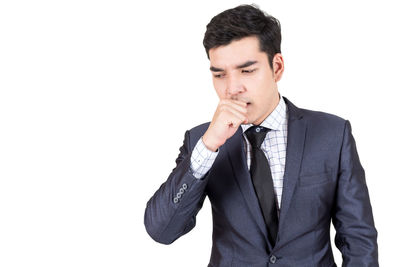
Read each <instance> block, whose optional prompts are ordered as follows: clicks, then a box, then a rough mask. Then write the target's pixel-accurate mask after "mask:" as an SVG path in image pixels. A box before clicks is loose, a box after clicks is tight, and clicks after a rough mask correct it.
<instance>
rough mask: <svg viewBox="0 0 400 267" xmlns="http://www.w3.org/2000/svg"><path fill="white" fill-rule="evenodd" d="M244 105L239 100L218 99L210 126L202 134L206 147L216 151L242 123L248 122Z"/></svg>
mask: <svg viewBox="0 0 400 267" xmlns="http://www.w3.org/2000/svg"><path fill="white" fill-rule="evenodd" d="M246 106H247V104H246V103H245V102H242V101H239V100H231V99H222V100H220V101H219V103H218V106H217V109H216V111H215V113H214V116H213V118H212V121H211V123H210V126H209V127H208V129H207V131H206V132H205V133H204V135H203V143H204V145H205V146H206V147H207V148H208V149H210V150H212V151H217V149H218V148H219V147H220V146H222V145H223V144H224V143H225V142H226V140H228V139H229V138H230V137H231V136H232V135H233V134H234V133H235V132H236V131H237V129H238V128H239V126H240V125H241V124H242V123H248V117H247V108H246Z"/></svg>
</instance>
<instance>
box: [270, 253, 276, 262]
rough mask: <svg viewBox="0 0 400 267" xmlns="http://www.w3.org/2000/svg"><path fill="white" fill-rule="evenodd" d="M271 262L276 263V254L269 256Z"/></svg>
mask: <svg viewBox="0 0 400 267" xmlns="http://www.w3.org/2000/svg"><path fill="white" fill-rule="evenodd" d="M269 262H270V263H272V264H274V263H275V262H276V257H275V255H272V256H271V257H269Z"/></svg>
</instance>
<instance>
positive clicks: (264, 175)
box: [246, 125, 278, 246]
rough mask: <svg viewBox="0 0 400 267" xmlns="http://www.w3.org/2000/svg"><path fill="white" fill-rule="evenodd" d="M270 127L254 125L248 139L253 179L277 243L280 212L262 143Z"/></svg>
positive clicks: (268, 227) (273, 242)
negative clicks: (250, 149)
mask: <svg viewBox="0 0 400 267" xmlns="http://www.w3.org/2000/svg"><path fill="white" fill-rule="evenodd" d="M269 130H270V129H268V128H265V127H262V126H256V125H255V126H252V127H250V128H249V129H247V131H246V136H247V139H248V140H249V142H250V144H251V147H252V159H251V165H250V174H251V179H252V180H253V186H254V190H255V191H256V194H257V197H258V202H259V204H260V207H261V210H262V213H263V216H264V221H265V224H266V225H267V231H268V236H269V240H270V242H271V244H272V246H274V245H275V241H276V236H277V233H278V212H277V208H276V203H275V195H274V184H273V182H272V175H271V169H270V167H269V164H268V160H267V158H266V157H265V155H264V152H263V151H262V150H261V144H262V142H263V141H264V138H265V135H266V134H267V132H268V131H269Z"/></svg>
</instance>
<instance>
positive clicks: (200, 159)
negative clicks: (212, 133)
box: [190, 137, 219, 179]
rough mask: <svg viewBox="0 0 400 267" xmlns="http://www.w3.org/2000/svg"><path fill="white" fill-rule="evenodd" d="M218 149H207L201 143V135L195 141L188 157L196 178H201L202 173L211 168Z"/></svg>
mask: <svg viewBox="0 0 400 267" xmlns="http://www.w3.org/2000/svg"><path fill="white" fill-rule="evenodd" d="M218 153H219V150H217V151H216V152H214V151H211V150H209V149H208V148H207V147H206V146H205V145H204V143H203V137H201V138H200V139H199V141H197V144H196V146H195V147H194V149H193V152H192V156H191V158H190V168H191V170H192V172H193V175H194V177H196V178H197V179H200V178H203V177H204V175H205V174H206V173H207V172H208V171H209V170H210V169H211V166H212V165H213V163H214V161H215V158H216V157H217V155H218Z"/></svg>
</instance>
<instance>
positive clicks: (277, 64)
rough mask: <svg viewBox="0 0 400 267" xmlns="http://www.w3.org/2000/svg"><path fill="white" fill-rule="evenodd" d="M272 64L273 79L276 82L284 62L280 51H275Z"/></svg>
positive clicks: (281, 72) (283, 68)
mask: <svg viewBox="0 0 400 267" xmlns="http://www.w3.org/2000/svg"><path fill="white" fill-rule="evenodd" d="M272 66H273V67H274V69H273V72H274V79H275V82H278V81H279V80H280V79H281V78H282V74H283V71H284V70H285V64H284V63H283V57H282V54H281V53H276V54H275V56H274V58H273V59H272Z"/></svg>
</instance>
